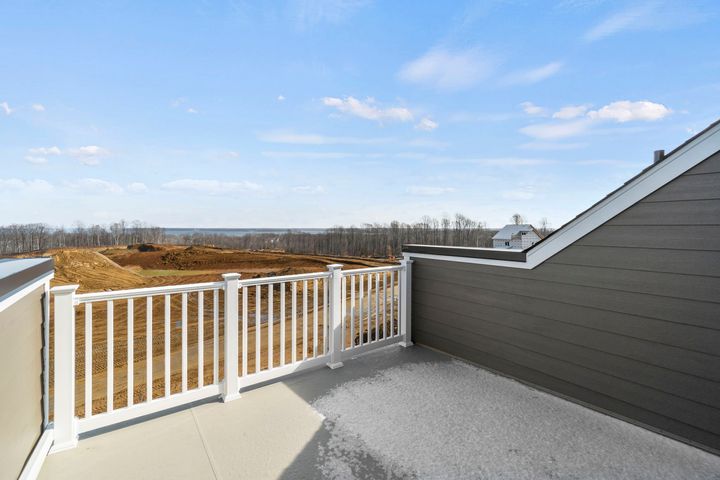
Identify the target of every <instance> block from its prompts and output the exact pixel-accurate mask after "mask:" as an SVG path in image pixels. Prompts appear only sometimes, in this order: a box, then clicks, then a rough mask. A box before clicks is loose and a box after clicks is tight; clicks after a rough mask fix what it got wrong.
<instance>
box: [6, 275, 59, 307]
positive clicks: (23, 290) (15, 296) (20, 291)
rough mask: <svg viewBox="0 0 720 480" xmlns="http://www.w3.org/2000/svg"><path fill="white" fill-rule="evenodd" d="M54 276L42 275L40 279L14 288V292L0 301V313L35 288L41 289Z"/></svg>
mask: <svg viewBox="0 0 720 480" xmlns="http://www.w3.org/2000/svg"><path fill="white" fill-rule="evenodd" d="M54 276H55V275H54V274H53V273H52V272H51V273H48V274H47V275H43V276H42V277H38V278H36V279H35V280H33V281H31V282H28V283H26V284H25V285H23V286H21V287H18V288H16V289H15V290H13V291H12V292H10V293H9V294H7V295H6V296H5V297H3V298H2V299H0V312H2V311H3V310H5V309H6V308H8V307H10V306H11V305H13V304H14V303H15V302H18V301H19V300H20V299H21V298H23V297H24V296H25V295H27V294H29V293H31V292H32V291H33V290H35V289H36V288H40V287H42V286H43V285H44V284H45V283H46V282H49V281H50V280H52V279H53V277H54Z"/></svg>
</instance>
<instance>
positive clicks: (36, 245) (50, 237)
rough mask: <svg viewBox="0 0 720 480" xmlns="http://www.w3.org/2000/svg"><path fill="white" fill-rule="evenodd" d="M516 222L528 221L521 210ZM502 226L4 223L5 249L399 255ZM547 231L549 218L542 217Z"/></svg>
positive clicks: (472, 241)
mask: <svg viewBox="0 0 720 480" xmlns="http://www.w3.org/2000/svg"><path fill="white" fill-rule="evenodd" d="M511 221H513V222H514V223H524V220H523V219H522V217H521V216H520V215H518V214H516V215H513V217H512V219H511ZM496 231H497V230H493V229H489V228H487V226H486V225H485V222H482V221H477V220H473V219H472V218H470V217H467V216H465V215H462V214H459V213H458V214H455V215H454V216H453V217H450V216H444V217H442V218H439V219H438V218H434V217H430V216H424V217H422V219H421V220H420V221H418V222H415V223H402V222H398V221H393V222H390V223H367V224H364V225H362V226H359V227H356V226H350V227H344V226H336V227H332V228H328V229H327V230H325V231H324V232H322V233H307V232H300V231H294V230H288V231H287V232H283V233H249V234H245V235H239V236H238V235H227V234H218V233H204V232H195V233H192V234H184V235H177V234H176V235H170V234H166V233H165V230H164V229H163V228H161V227H156V226H150V225H147V224H145V223H143V222H140V221H137V220H136V221H134V222H132V223H128V222H126V221H124V220H121V221H119V222H115V223H112V224H109V225H105V226H103V225H90V226H85V225H83V224H82V223H76V224H75V225H74V226H73V227H72V228H70V229H65V228H63V227H60V228H50V227H49V226H47V225H44V224H26V225H9V226H5V227H3V226H0V254H13V253H24V252H31V251H37V250H45V249H48V248H63V247H103V246H119V245H134V244H141V243H156V244H176V245H207V246H215V247H223V248H235V249H243V250H279V251H285V252H288V253H298V254H318V255H338V256H356V257H398V256H400V254H401V252H402V246H403V245H404V244H411V243H417V244H424V245H451V246H461V247H491V246H492V236H493V235H494V234H495V233H496ZM540 231H541V233H543V234H547V233H548V232H549V231H550V229H549V227H548V225H547V221H545V220H544V219H543V220H542V221H541V222H540Z"/></svg>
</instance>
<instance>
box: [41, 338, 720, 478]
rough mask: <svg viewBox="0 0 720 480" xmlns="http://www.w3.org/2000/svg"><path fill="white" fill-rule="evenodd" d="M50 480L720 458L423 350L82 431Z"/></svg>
mask: <svg viewBox="0 0 720 480" xmlns="http://www.w3.org/2000/svg"><path fill="white" fill-rule="evenodd" d="M40 478H41V479H54V480H61V479H88V480H89V479H135V480H137V479H164V478H171V479H216V478H217V479H264V478H284V479H316V478H332V479H336V478H340V479H344V478H368V479H370V478H372V479H376V478H385V479H392V478H432V479H435V478H452V479H455V478H458V479H460V478H491V479H495V478H505V479H517V478H527V479H544V478H547V479H551V478H552V479H558V478H560V479H577V478H597V479H606V478H614V479H618V478H632V479H639V478H647V479H653V480H655V479H668V478H673V479H675V478H676V479H683V480H690V479H720V457H717V456H714V455H712V454H709V453H706V452H704V451H701V450H698V449H695V448H693V447H690V446H688V445H685V444H683V443H680V442H676V441H674V440H671V439H669V438H666V437H663V436H661V435H657V434H655V433H652V432H650V431H647V430H644V429H642V428H639V427H636V426H634V425H631V424H628V423H625V422H622V421H620V420H617V419H614V418H611V417H609V416H606V415H603V414H600V413H597V412H595V411H592V410H589V409H586V408H584V407H581V406H578V405H576V404H573V403H570V402H567V401H565V400H562V399H560V398H558V397H554V396H552V395H549V394H546V393H543V392H540V391H537V390H535V389H532V388H529V387H527V386H525V385H523V384H521V383H518V382H516V381H513V380H510V379H507V378H504V377H501V376H497V375H495V374H493V373H490V372H488V371H485V370H483V369H480V368H477V367H475V366H472V365H469V364H466V363H464V362H461V361H458V360H455V359H453V358H451V357H449V356H446V355H443V354H441V353H438V352H435V351H431V350H429V349H426V348H423V347H419V346H414V347H411V348H407V349H403V348H400V347H397V346H392V347H388V348H386V349H381V350H377V351H374V352H371V353H368V354H366V355H364V356H361V357H358V358H356V359H352V360H350V361H348V362H346V363H345V366H344V367H343V368H340V369H337V370H330V369H326V368H322V369H319V370H314V371H310V372H305V373H302V374H299V375H296V376H293V377H290V378H287V379H285V380H284V381H280V382H276V383H272V384H269V385H265V386H262V387H259V388H255V389H253V390H251V391H247V392H244V393H243V394H242V398H241V399H239V400H236V401H234V402H230V403H228V404H223V403H219V402H212V403H204V404H200V405H195V406H192V407H191V408H186V409H184V410H180V411H176V412H173V413H169V414H166V415H163V416H159V417H156V418H152V419H150V420H146V421H142V422H139V423H135V424H132V425H129V426H125V427H123V428H118V429H115V430H112V431H108V432H104V433H101V434H97V435H95V436H92V437H89V438H84V439H81V440H80V443H79V446H78V448H76V449H74V450H70V451H66V452H61V453H57V454H54V455H50V456H49V457H48V458H47V459H46V461H45V464H44V466H43V469H42V472H41V475H40Z"/></svg>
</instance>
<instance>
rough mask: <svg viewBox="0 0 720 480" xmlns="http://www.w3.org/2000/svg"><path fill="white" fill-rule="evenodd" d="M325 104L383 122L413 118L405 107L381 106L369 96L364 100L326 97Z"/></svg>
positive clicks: (344, 111)
mask: <svg viewBox="0 0 720 480" xmlns="http://www.w3.org/2000/svg"><path fill="white" fill-rule="evenodd" d="M322 102H323V105H325V106H328V107H333V108H336V109H338V110H339V111H340V112H342V113H346V114H348V115H353V116H356V117H360V118H364V119H366V120H375V121H378V122H382V121H383V120H396V121H400V122H409V121H412V119H413V114H412V112H411V111H410V110H408V109H407V108H404V107H389V108H380V107H378V106H377V102H376V101H375V99H374V98H371V97H368V98H367V99H365V101H364V102H363V101H362V100H358V99H357V98H355V97H345V98H344V99H343V98H337V97H324V98H323V99H322Z"/></svg>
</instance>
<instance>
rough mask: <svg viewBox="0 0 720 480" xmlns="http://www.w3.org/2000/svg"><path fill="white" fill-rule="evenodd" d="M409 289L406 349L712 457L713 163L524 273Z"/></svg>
mask: <svg viewBox="0 0 720 480" xmlns="http://www.w3.org/2000/svg"><path fill="white" fill-rule="evenodd" d="M412 289H413V291H412V317H413V318H412V336H413V341H415V342H417V343H421V344H425V345H429V346H432V347H435V348H438V349H440V350H444V351H446V352H449V353H451V354H454V355H457V356H459V357H463V358H466V359H468V360H470V361H473V362H476V363H479V364H481V365H485V366H487V367H489V368H492V369H494V370H497V371H499V372H502V373H505V374H507V375H510V376H513V377H516V378H518V379H521V380H523V381H526V382H529V383H532V384H535V385H538V386H540V387H543V388H545V389H548V390H551V391H554V392H557V393H559V394H561V395H563V396H566V397H569V398H571V399H574V400H577V401H580V402H582V403H585V404H588V405H590V406H593V407H595V408H598V409H601V410H604V411H607V412H611V413H613V414H615V415H618V416H621V417H624V418H627V419H630V420H632V421H634V422H637V423H641V424H644V425H646V426H649V427H651V428H653V429H657V430H660V431H662V432H665V433H667V434H670V435H672V436H675V437H678V438H681V439H684V440H686V441H689V442H691V443H695V444H698V445H700V446H703V447H705V448H709V449H711V450H714V451H716V452H718V451H720V152H719V153H717V154H715V155H714V156H712V157H710V158H709V159H707V160H705V161H704V162H703V163H701V164H699V165H698V166H696V167H695V168H693V169H691V170H690V171H688V172H686V173H685V174H684V175H682V176H680V177H678V178H676V179H675V180H673V181H672V182H671V183H669V184H667V185H666V186H665V187H663V188H661V189H660V190H658V191H656V192H655V193H653V194H651V195H649V196H648V197H646V198H645V199H644V200H642V201H641V202H639V203H637V204H635V205H634V206H632V207H631V208H629V209H628V210H626V211H625V212H623V213H621V214H620V215H618V216H617V217H615V218H613V219H612V220H611V221H609V222H607V223H606V224H604V225H602V226H601V227H599V228H597V229H596V230H594V231H593V232H591V233H590V234H588V235H587V236H585V237H584V238H582V239H580V240H579V241H577V242H576V243H575V244H573V245H571V246H569V247H568V248H566V249H565V250H563V251H561V252H560V253H558V254H557V255H555V256H554V257H552V258H550V259H549V260H547V261H546V262H545V263H543V264H541V265H539V266H538V267H537V268H535V269H533V270H522V269H515V268H503V267H491V266H484V265H473V264H466V263H456V262H445V261H441V260H425V259H415V263H414V264H413V282H412Z"/></svg>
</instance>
